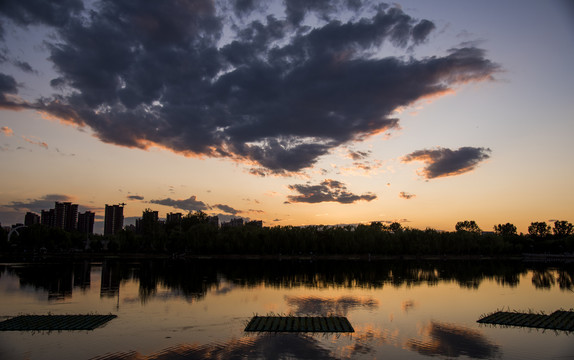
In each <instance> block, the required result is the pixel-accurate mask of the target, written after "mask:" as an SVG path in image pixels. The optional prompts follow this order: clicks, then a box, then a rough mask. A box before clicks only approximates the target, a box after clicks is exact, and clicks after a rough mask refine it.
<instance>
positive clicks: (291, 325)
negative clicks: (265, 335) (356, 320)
mask: <svg viewBox="0 0 574 360" xmlns="http://www.w3.org/2000/svg"><path fill="white" fill-rule="evenodd" d="M245 331H251V332H324V333H345V332H355V329H353V327H352V326H351V323H350V322H349V320H347V318H346V317H343V316H254V317H253V318H252V319H251V321H249V324H247V326H246V327H245Z"/></svg>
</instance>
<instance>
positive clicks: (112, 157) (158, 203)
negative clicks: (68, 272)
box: [0, 0, 574, 232]
mask: <svg viewBox="0 0 574 360" xmlns="http://www.w3.org/2000/svg"><path fill="white" fill-rule="evenodd" d="M572 64H574V5H573V3H572V2H569V1H559V0H551V1H538V0H528V1H525V0H514V1H513V0H508V1H502V2H501V1H494V0H488V1H481V2H475V1H455V0H440V1H432V2H429V1H414V0H413V1H398V2H394V3H388V4H386V3H383V2H378V1H368V0H330V1H327V0H313V1H307V0H283V1H275V2H270V1H263V0H238V1H211V0H195V1H180V0H165V1H158V2H139V1H133V0H122V1H116V0H114V1H112V0H91V1H82V0H62V1H51V2H43V1H37V0H18V1H5V2H2V4H1V5H0V161H1V164H2V176H1V177H0V223H1V224H2V225H3V226H6V225H10V224H14V223H22V222H23V221H24V215H25V213H26V212H28V211H32V212H36V213H40V211H41V210H47V209H50V208H53V207H54V202H55V201H71V202H73V203H76V204H79V208H80V212H83V211H94V212H95V213H96V222H97V224H96V232H98V231H101V229H103V225H102V224H103V211H104V206H105V204H118V203H125V204H126V205H125V208H124V215H125V217H126V222H125V223H126V224H129V223H133V222H134V219H135V218H137V217H140V216H141V214H142V211H143V210H144V209H146V208H150V209H152V210H156V211H158V212H159V215H160V217H161V218H164V217H165V215H166V214H167V213H169V212H182V213H184V214H185V213H187V212H189V211H199V210H201V211H204V212H206V213H208V214H209V215H218V216H219V217H220V220H222V221H227V220H229V219H231V218H234V217H242V218H244V219H246V220H262V221H263V223H264V225H265V226H277V225H281V226H287V225H293V226H301V225H319V224H321V225H337V224H358V223H370V222H372V221H382V222H386V223H391V222H400V223H401V224H402V225H403V226H404V227H410V228H418V229H426V228H434V229H438V230H445V231H452V230H454V226H455V224H456V223H457V222H458V221H462V220H474V221H476V222H477V224H478V225H479V226H480V227H481V228H482V229H483V230H485V231H491V230H492V228H493V226H494V225H496V224H504V223H507V222H510V223H513V224H514V225H516V226H517V227H518V231H519V232H527V228H528V225H529V224H530V223H531V222H534V221H547V222H552V221H555V220H567V221H570V222H574V208H573V207H572V204H573V203H574V190H572V186H571V180H572V179H573V178H574V166H573V163H572V155H574V142H573V141H572V135H573V134H574V121H573V120H574V115H573V114H574V101H573V100H574V71H572Z"/></svg>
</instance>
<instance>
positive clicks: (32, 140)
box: [22, 136, 48, 149]
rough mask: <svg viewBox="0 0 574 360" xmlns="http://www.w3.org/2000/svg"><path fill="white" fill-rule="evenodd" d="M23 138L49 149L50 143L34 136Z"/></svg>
mask: <svg viewBox="0 0 574 360" xmlns="http://www.w3.org/2000/svg"><path fill="white" fill-rule="evenodd" d="M22 139H24V140H25V141H26V142H29V143H30V144H34V145H38V146H40V147H43V148H44V149H48V144H47V143H46V142H45V141H42V140H38V139H37V138H36V137H34V136H32V137H31V138H29V137H26V136H22Z"/></svg>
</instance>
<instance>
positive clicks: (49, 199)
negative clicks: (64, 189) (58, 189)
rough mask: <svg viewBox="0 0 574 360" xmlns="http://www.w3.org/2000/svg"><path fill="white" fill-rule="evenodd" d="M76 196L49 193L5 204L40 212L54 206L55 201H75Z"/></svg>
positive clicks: (17, 208)
mask: <svg viewBox="0 0 574 360" xmlns="http://www.w3.org/2000/svg"><path fill="white" fill-rule="evenodd" d="M73 200H74V197H72V196H70V195H64V194H48V195H45V196H43V197H41V198H39V199H28V200H27V201H13V202H12V203H11V204H8V205H3V206H4V207H8V208H12V209H14V210H17V211H24V210H25V211H31V212H36V213H39V212H40V211H42V210H48V209H52V208H54V203H55V202H68V201H73Z"/></svg>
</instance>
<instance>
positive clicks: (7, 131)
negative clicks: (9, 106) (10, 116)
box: [0, 126, 14, 136]
mask: <svg viewBox="0 0 574 360" xmlns="http://www.w3.org/2000/svg"><path fill="white" fill-rule="evenodd" d="M0 131H2V133H3V134H4V135H6V136H12V135H14V131H13V130H12V129H10V128H9V127H7V126H2V128H1V129H0Z"/></svg>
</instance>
